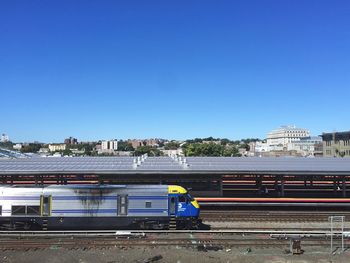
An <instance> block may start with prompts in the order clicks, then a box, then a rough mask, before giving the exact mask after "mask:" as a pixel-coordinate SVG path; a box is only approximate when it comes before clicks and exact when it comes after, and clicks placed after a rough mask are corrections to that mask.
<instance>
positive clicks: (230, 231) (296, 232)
mask: <svg viewBox="0 0 350 263" xmlns="http://www.w3.org/2000/svg"><path fill="white" fill-rule="evenodd" d="M344 233H345V234H350V233H349V232H344ZM146 234H211V235H214V234H221V235H223V234H266V235H272V234H281V235H282V234H286V235H330V234H331V232H330V231H329V230H306V231H305V230H275V229H271V230H266V229H264V230H257V229H221V230H123V231H119V230H85V231H83V230H70V231H0V237H9V236H15V237H64V236H96V237H98V236H123V235H124V236H127V235H146ZM333 234H335V235H340V234H342V232H341V231H334V232H333Z"/></svg>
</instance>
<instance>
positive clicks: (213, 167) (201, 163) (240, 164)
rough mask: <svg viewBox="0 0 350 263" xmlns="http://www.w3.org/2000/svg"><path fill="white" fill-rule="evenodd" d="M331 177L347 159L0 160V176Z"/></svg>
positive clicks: (347, 165)
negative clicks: (235, 174)
mask: <svg viewBox="0 0 350 263" xmlns="http://www.w3.org/2000/svg"><path fill="white" fill-rule="evenodd" d="M143 173H144V174H169V173H171V174H176V173H178V174H195V173H200V174H232V173H252V174H254V173H256V174H259V173H265V174H269V173H272V174H273V173H280V174H332V175H336V174H339V175H344V174H345V175H350V158H288V157H278V158H272V157H268V158H267V157H266V158H258V157H185V158H184V157H182V158H170V157H148V158H137V157H69V158H60V157H57V158H56V157H51V158H31V159H3V160H2V159H0V174H2V175H6V174H7V175H11V174H23V175H25V174H143Z"/></svg>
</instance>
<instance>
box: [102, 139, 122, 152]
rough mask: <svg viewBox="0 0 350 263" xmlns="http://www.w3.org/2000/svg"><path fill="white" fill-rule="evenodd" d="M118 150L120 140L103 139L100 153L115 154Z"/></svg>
mask: <svg viewBox="0 0 350 263" xmlns="http://www.w3.org/2000/svg"><path fill="white" fill-rule="evenodd" d="M116 151H118V141H117V140H110V141H102V143H101V149H99V150H98V153H99V154H101V153H111V154H114V153H115V152H116Z"/></svg>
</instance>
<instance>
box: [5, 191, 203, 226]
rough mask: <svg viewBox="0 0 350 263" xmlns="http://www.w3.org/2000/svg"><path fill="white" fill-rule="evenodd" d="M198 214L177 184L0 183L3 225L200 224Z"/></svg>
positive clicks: (190, 200)
mask: <svg viewBox="0 0 350 263" xmlns="http://www.w3.org/2000/svg"><path fill="white" fill-rule="evenodd" d="M199 214H200V207H199V205H198V202H197V201H196V200H195V199H194V198H193V197H192V196H191V195H190V193H189V192H188V191H187V189H185V188H183V187H181V186H178V185H50V186H40V187H38V186H16V185H7V186H0V228H1V229H3V230H87V229H88V230H101V229H105V230H108V229H150V230H154V229H197V228H198V227H199V225H200V223H201V222H200V219H199Z"/></svg>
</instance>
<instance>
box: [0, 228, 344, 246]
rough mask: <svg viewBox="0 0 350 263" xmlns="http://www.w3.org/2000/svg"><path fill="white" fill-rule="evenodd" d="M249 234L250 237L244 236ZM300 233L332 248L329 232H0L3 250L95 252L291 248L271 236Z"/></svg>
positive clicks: (310, 242)
mask: <svg viewBox="0 0 350 263" xmlns="http://www.w3.org/2000/svg"><path fill="white" fill-rule="evenodd" d="M242 234H246V235H242ZM272 234H273V235H277V236H279V235H281V236H283V235H286V237H288V235H293V236H295V235H296V234H299V235H301V236H303V237H307V238H306V239H305V240H303V247H304V246H321V247H323V246H329V240H328V237H329V234H330V233H329V232H327V231H307V232H305V231H304V232H300V231H299V232H298V231H264V230H259V231H258V230H254V231H253V230H249V229H247V230H245V231H242V230H235V231H232V230H222V231H122V232H119V234H118V232H113V231H48V232H46V231H11V232H5V231H1V232H0V250H37V249H47V248H50V249H59V248H65V249H92V248H94V249H95V248H99V249H105V248H112V247H123V248H126V247H133V246H151V247H153V246H184V247H193V248H198V249H200V248H204V249H207V248H210V247H214V248H217V249H224V248H230V247H249V248H251V247H256V248H271V247H282V248H288V246H289V244H290V243H289V242H290V241H289V240H288V238H282V239H276V238H271V236H270V235H272ZM336 237H339V233H336Z"/></svg>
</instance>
